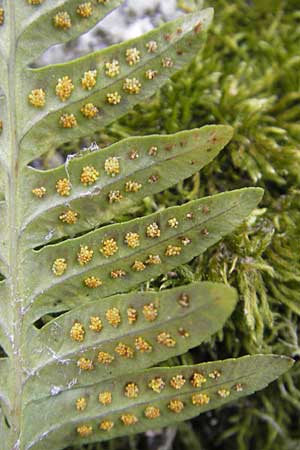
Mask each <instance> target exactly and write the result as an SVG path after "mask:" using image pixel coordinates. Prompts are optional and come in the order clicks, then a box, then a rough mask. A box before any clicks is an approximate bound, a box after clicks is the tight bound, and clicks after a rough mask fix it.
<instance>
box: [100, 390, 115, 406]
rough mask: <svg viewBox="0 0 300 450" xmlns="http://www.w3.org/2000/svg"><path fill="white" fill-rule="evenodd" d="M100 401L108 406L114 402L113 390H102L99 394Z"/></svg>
mask: <svg viewBox="0 0 300 450" xmlns="http://www.w3.org/2000/svg"><path fill="white" fill-rule="evenodd" d="M98 400H99V403H102V405H104V406H107V405H110V404H111V402H112V393H111V392H108V391H106V392H100V394H99V396H98Z"/></svg>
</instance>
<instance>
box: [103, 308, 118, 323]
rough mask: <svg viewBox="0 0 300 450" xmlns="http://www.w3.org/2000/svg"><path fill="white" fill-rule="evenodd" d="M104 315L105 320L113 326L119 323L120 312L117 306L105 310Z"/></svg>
mask: <svg viewBox="0 0 300 450" xmlns="http://www.w3.org/2000/svg"><path fill="white" fill-rule="evenodd" d="M105 317H106V320H107V322H108V323H109V324H110V325H111V326H112V327H114V328H117V327H118V326H119V325H120V323H121V321H122V320H121V314H120V310H119V309H118V308H110V309H108V310H107V311H106V313H105Z"/></svg>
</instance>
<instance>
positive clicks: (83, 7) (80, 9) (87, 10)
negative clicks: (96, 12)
mask: <svg viewBox="0 0 300 450" xmlns="http://www.w3.org/2000/svg"><path fill="white" fill-rule="evenodd" d="M76 12H77V14H78V15H79V16H81V17H84V18H87V17H90V16H91V15H92V13H93V8H92V4H91V2H85V3H81V4H80V5H78V6H77V9H76Z"/></svg>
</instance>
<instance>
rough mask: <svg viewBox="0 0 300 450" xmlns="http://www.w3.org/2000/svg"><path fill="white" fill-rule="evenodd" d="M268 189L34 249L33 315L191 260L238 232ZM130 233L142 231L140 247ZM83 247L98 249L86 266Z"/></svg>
mask: <svg viewBox="0 0 300 450" xmlns="http://www.w3.org/2000/svg"><path fill="white" fill-rule="evenodd" d="M262 193H263V191H262V190H261V189H259V188H245V189H240V190H237V191H231V192H225V193H222V194H217V195H215V196H212V197H207V198H203V199H200V200H196V201H193V202H189V203H187V204H185V205H183V206H176V207H172V208H168V209H167V210H165V211H160V212H157V213H154V214H151V215H149V216H147V217H145V218H140V219H134V220H132V221H130V222H125V223H121V224H115V225H109V226H107V227H103V228H101V229H99V230H96V231H93V232H91V233H88V234H86V235H85V236H83V237H79V238H76V239H69V240H68V241H64V242H62V243H59V244H56V245H49V246H46V247H44V248H42V249H41V250H39V251H33V252H32V251H30V252H28V253H27V258H30V261H31V265H30V266H29V265H28V264H27V263H26V259H25V260H24V271H25V280H26V290H27V291H28V292H31V293H32V294H31V296H30V297H29V304H28V308H29V309H30V310H31V311H30V313H29V314H30V316H31V315H33V317H34V319H31V320H36V319H37V318H38V317H39V316H40V315H41V313H42V312H43V314H45V313H46V312H50V311H52V312H56V311H64V310H69V309H70V308H73V307H75V306H78V305H80V304H83V303H86V302H89V301H91V300H97V299H98V298H99V296H101V297H102V298H103V297H107V296H109V295H112V294H114V293H116V292H122V291H123V292H124V291H127V290H129V289H130V288H131V287H133V286H136V285H137V284H138V283H140V282H142V281H145V280H148V279H151V278H153V277H155V276H157V275H159V274H161V273H163V272H166V271H167V270H170V269H172V268H174V267H176V266H178V265H180V264H183V263H186V262H187V261H190V260H191V259H192V258H193V257H194V256H197V255H199V254H201V253H203V252H204V251H205V250H206V249H207V248H208V247H210V246H211V245H213V244H215V243H216V242H218V241H219V240H220V239H221V237H222V236H225V235H226V234H228V233H230V232H232V231H233V230H234V228H235V227H236V226H237V225H239V224H240V223H241V222H242V221H243V220H244V219H245V218H246V217H247V216H248V215H249V214H250V212H251V211H252V210H253V208H255V206H256V205H257V204H258V202H259V201H260V199H261V197H262ZM174 219H175V226H173V225H174ZM172 223H173V225H172ZM153 224H156V225H157V227H158V228H159V230H160V233H159V236H154V237H150V236H149V235H148V234H147V233H149V232H150V231H151V228H152V226H153ZM149 228H150V230H149ZM128 233H134V236H135V237H136V236H138V243H139V245H137V246H136V247H135V248H132V247H130V246H129V245H128V243H127V242H126V239H127V237H128ZM129 236H130V235H129ZM107 246H108V247H111V246H112V247H113V252H114V253H113V254H111V256H109V254H108V253H107V252H106V248H107ZM82 248H86V249H87V250H88V252H91V251H92V252H93V253H92V259H91V260H90V261H89V262H87V263H86V264H83V265H81V264H80V262H79V258H78V254H79V253H80V251H81V249H82ZM109 250H110V248H109ZM151 255H152V256H156V257H158V261H156V263H153V262H152V261H151V260H150V256H151ZM61 260H63V261H64V263H65V264H66V270H65V272H64V273H63V274H62V275H61V276H57V275H55V273H54V272H53V268H54V266H55V264H56V263H57V262H59V261H61ZM26 268H28V270H27V269H26ZM119 270H122V271H123V274H122V276H117V277H115V276H114V273H115V272H116V271H119ZM35 274H36V275H35ZM90 277H95V278H96V279H97V280H99V281H100V282H101V283H102V284H101V285H100V286H99V287H97V288H93V289H91V288H90V287H87V286H86V282H87V279H90Z"/></svg>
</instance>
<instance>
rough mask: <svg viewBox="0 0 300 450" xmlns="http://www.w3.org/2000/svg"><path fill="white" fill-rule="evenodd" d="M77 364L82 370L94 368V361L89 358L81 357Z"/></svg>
mask: <svg viewBox="0 0 300 450" xmlns="http://www.w3.org/2000/svg"><path fill="white" fill-rule="evenodd" d="M77 366H78V367H79V369H80V370H94V364H93V361H92V360H91V359H88V358H79V360H78V361H77Z"/></svg>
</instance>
